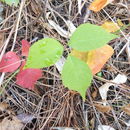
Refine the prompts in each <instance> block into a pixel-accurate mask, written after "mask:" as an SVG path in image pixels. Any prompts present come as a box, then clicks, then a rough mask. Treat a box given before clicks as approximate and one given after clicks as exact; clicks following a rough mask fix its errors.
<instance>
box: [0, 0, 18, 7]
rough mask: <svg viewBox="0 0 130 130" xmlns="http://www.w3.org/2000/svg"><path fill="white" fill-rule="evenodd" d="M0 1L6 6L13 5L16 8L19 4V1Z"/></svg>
mask: <svg viewBox="0 0 130 130" xmlns="http://www.w3.org/2000/svg"><path fill="white" fill-rule="evenodd" d="M0 1H2V2H5V3H6V4H8V5H10V6H11V5H13V4H14V5H15V6H17V5H18V3H19V0H0Z"/></svg>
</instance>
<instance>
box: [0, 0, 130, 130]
mask: <svg viewBox="0 0 130 130" xmlns="http://www.w3.org/2000/svg"><path fill="white" fill-rule="evenodd" d="M91 2H92V1H91V0H90V1H89V0H83V2H82V4H81V6H80V7H81V14H79V12H80V8H79V7H78V5H79V4H78V0H26V2H25V3H24V4H23V5H21V4H22V2H20V3H19V5H18V7H13V6H8V5H6V4H3V3H1V7H2V6H3V7H2V8H3V11H1V14H0V16H1V17H2V18H1V19H2V20H1V22H0V47H1V48H0V52H1V56H2V55H3V53H5V52H8V51H10V50H13V51H14V52H17V54H19V53H20V51H21V40H22V39H26V40H28V41H29V42H30V43H31V44H33V43H34V42H35V41H37V40H39V39H41V38H44V37H51V38H55V39H57V40H59V41H60V42H61V43H62V44H63V46H64V57H65V58H66V56H67V52H68V46H67V44H66V43H67V41H68V38H66V37H65V36H63V35H62V32H58V31H57V30H56V28H55V27H54V26H52V25H51V24H50V22H49V20H52V21H53V22H55V23H56V26H60V27H61V28H62V29H64V30H66V31H68V25H67V24H66V23H67V21H68V20H69V21H71V23H73V25H74V26H75V27H78V26H79V25H80V24H83V23H87V22H89V23H92V24H95V25H102V24H103V23H104V22H105V21H111V22H114V23H117V21H118V20H120V21H121V22H122V23H123V25H128V26H127V27H126V28H124V29H122V30H121V31H120V33H119V35H120V36H119V38H116V39H114V40H112V41H111V42H109V45H110V46H112V47H113V49H114V54H113V56H112V57H111V58H110V59H109V61H108V62H107V63H106V64H105V66H104V67H103V68H102V70H101V73H100V74H101V77H100V78H98V75H95V76H94V79H93V81H92V84H91V86H90V88H89V89H88V90H87V92H86V100H85V101H83V100H82V98H81V96H80V95H79V94H78V93H76V94H74V93H72V92H70V91H69V90H68V89H67V88H65V87H64V86H63V84H62V82H61V76H60V73H59V71H58V70H57V68H56V66H55V65H54V66H51V67H48V68H44V69H42V70H43V77H42V78H41V79H40V80H38V81H37V83H36V84H35V90H34V91H31V90H28V89H25V88H22V87H20V86H18V85H17V84H16V77H15V75H16V73H6V74H3V73H1V78H0V83H1V86H0V101H1V104H0V122H2V121H3V120H4V119H5V118H6V123H7V117H10V118H11V117H12V116H13V117H16V118H19V120H22V123H21V124H20V125H22V129H24V130H65V129H66V130H67V129H68V130H69V128H71V129H74V130H108V129H107V128H106V129H105V128H103V126H104V125H106V126H110V127H112V128H113V129H115V130H130V46H129V42H130V41H129V36H130V33H129V32H130V26H129V23H130V2H129V1H128V0H119V1H117V0H115V1H114V2H113V3H110V4H109V5H107V6H106V7H105V8H104V9H102V10H101V11H99V12H97V13H95V12H93V11H90V10H89V9H88V6H89V5H90V3H91ZM21 7H22V8H21ZM20 11H21V13H19V12H20ZM19 18H20V21H18V19H19ZM3 49H4V50H3ZM128 51H129V52H128ZM119 74H120V75H125V76H126V77H127V81H126V82H125V83H123V84H119V85H117V84H116V85H111V86H110V88H109V89H108V90H105V91H107V95H106V96H107V106H105V105H103V100H102V98H101V96H100V93H99V88H100V87H101V86H102V85H104V84H105V83H108V82H109V81H110V80H113V79H115V78H116V77H117V76H118V75H119ZM3 104H4V110H3V106H2V105H3ZM7 106H8V107H7ZM5 113H6V114H5ZM23 118H25V119H23ZM8 120H9V119H8ZM12 120H13V119H12ZM15 123H17V121H16V122H15ZM99 125H100V127H101V128H99ZM112 128H111V129H110V130H113V129H112ZM15 129H16V128H15ZM0 130H6V129H4V128H3V129H1V128H0ZM10 130H13V129H11V128H10ZM17 130H20V129H19V128H17Z"/></svg>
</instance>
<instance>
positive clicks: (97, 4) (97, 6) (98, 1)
mask: <svg viewBox="0 0 130 130" xmlns="http://www.w3.org/2000/svg"><path fill="white" fill-rule="evenodd" d="M112 1H113V0H94V1H93V2H92V3H91V5H90V6H89V9H90V10H92V11H94V12H98V11H100V10H101V9H103V8H104V7H105V6H106V5H108V4H109V3H111V2H112Z"/></svg>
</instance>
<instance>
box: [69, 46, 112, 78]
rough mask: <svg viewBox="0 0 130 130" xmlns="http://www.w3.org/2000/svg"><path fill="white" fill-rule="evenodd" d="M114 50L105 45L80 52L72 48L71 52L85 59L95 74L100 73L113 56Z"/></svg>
mask: <svg viewBox="0 0 130 130" xmlns="http://www.w3.org/2000/svg"><path fill="white" fill-rule="evenodd" d="M113 53H114V50H113V48H112V47H111V46H109V45H105V46H103V47H101V48H98V49H96V50H92V51H89V52H79V51H77V50H72V52H71V54H72V55H73V56H76V57H78V58H79V59H81V60H83V61H85V62H86V63H87V64H88V66H89V67H90V69H91V70H92V73H93V75H94V74H96V73H98V72H99V71H100V70H101V68H102V67H103V66H104V64H105V63H106V62H107V60H108V59H109V58H110V57H111V56H112V54H113Z"/></svg>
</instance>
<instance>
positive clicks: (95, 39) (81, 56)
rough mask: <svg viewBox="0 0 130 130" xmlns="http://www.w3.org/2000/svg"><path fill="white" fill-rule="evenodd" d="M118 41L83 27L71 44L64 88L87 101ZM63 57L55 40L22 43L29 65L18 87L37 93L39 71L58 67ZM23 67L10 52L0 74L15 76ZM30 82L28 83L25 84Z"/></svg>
mask: <svg viewBox="0 0 130 130" xmlns="http://www.w3.org/2000/svg"><path fill="white" fill-rule="evenodd" d="M10 4H11V3H10ZM116 37H117V35H114V34H111V33H110V32H107V31H105V29H104V28H102V27H101V26H96V25H92V24H89V23H87V24H82V25H80V26H79V27H78V28H77V29H76V31H75V32H74V33H73V34H72V36H71V38H70V41H69V45H70V46H71V47H72V49H73V51H72V52H71V53H70V54H69V55H68V57H67V60H66V62H65V64H64V66H63V69H62V72H61V77H62V81H63V85H64V86H65V87H68V88H69V89H70V90H75V91H77V92H79V93H80V94H81V96H82V98H83V99H84V100H85V93H86V89H87V88H88V87H89V86H90V84H91V80H92V77H93V75H94V74H96V73H97V72H99V71H100V69H101V68H102V66H103V65H104V64H105V63H106V61H107V60H108V59H109V57H110V56H111V55H112V54H113V52H114V51H113V49H112V48H111V47H110V46H108V45H105V44H107V42H109V41H110V40H112V39H114V38H116ZM104 45H105V46H104ZM100 47H101V48H100ZM95 49H96V50H95ZM28 51H29V52H28ZM62 53H63V46H62V45H61V44H60V43H59V42H58V41H57V40H55V39H53V38H45V39H41V40H38V41H37V42H35V43H34V44H33V45H32V46H31V47H30V44H29V43H28V42H27V41H26V40H23V41H22V55H23V56H25V57H26V58H27V61H26V63H24V64H22V66H21V67H20V71H19V73H18V75H17V77H16V83H17V84H18V85H20V86H22V87H24V88H28V89H34V84H35V83H36V81H37V80H38V79H39V78H41V76H42V70H40V68H43V67H49V66H51V65H53V64H55V63H56V62H57V61H58V60H59V59H60V57H61V56H62ZM12 56H13V57H12ZM10 58H11V61H10ZM97 59H98V60H97ZM14 62H15V64H14ZM12 63H13V64H12ZM20 63H21V60H20V58H19V56H17V55H16V54H15V53H14V52H8V53H7V54H5V55H4V56H3V58H2V61H1V62H0V69H1V72H13V71H15V70H16V69H18V67H19V66H20ZM11 64H12V65H11ZM10 67H11V68H10ZM27 79H28V81H29V82H26V81H27Z"/></svg>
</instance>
